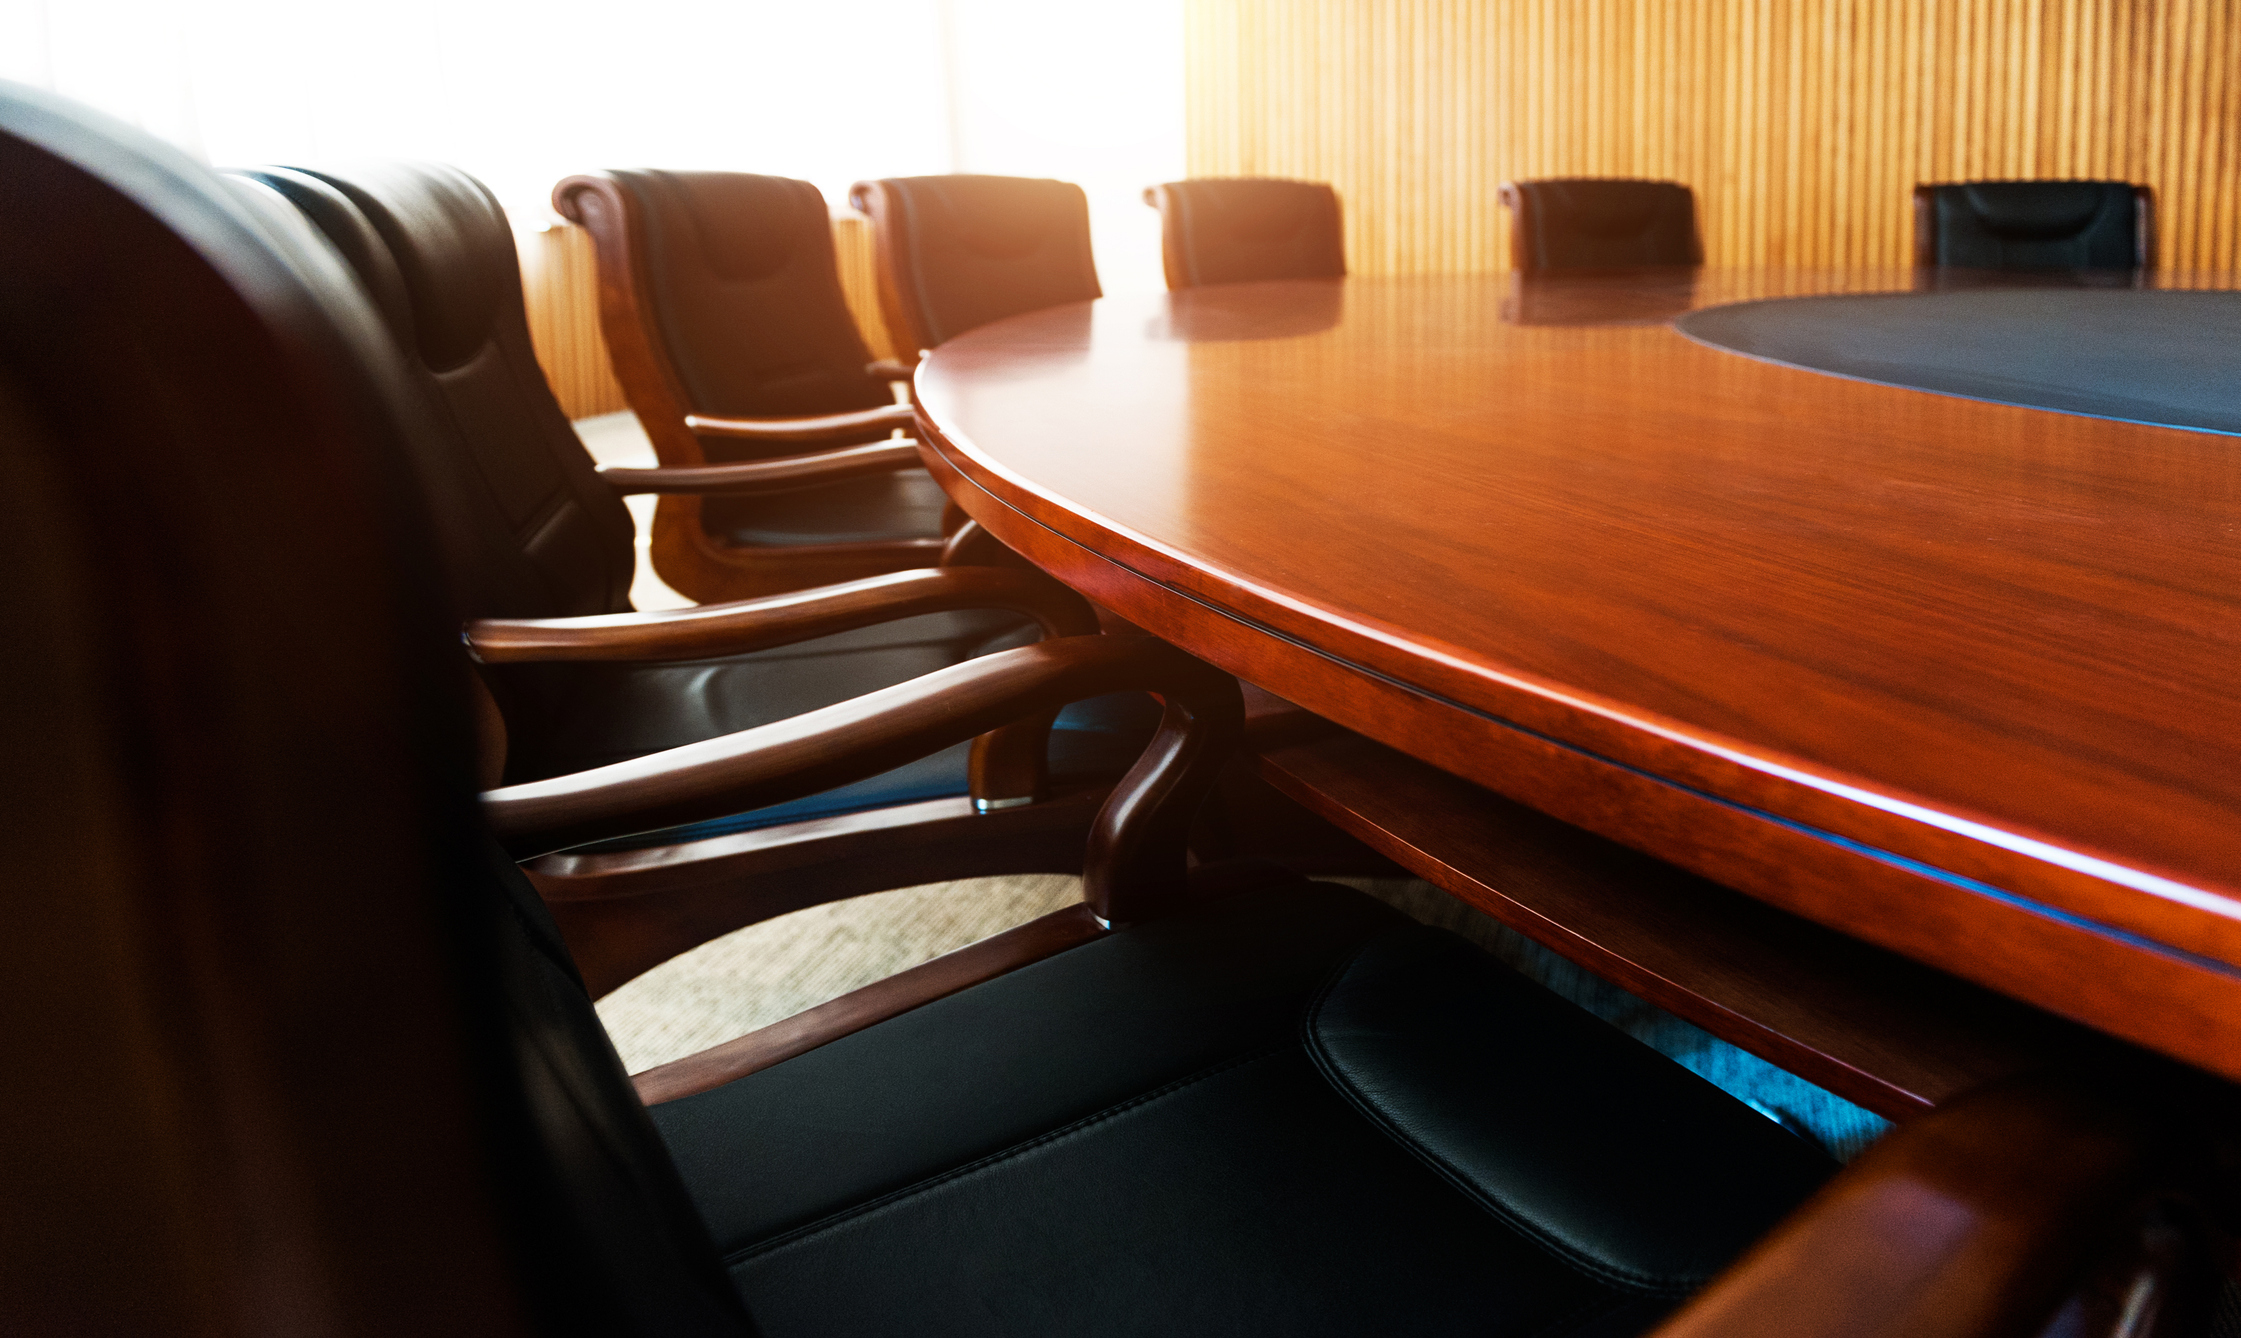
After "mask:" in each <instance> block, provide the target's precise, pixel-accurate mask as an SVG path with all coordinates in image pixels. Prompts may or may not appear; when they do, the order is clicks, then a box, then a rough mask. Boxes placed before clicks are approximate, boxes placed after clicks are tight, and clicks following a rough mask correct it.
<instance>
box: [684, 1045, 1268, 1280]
mask: <svg viewBox="0 0 2241 1338" xmlns="http://www.w3.org/2000/svg"><path fill="white" fill-rule="evenodd" d="M1291 1048H1292V1046H1291V1044H1290V1043H1289V1042H1278V1043H1276V1044H1273V1045H1267V1046H1263V1047H1261V1048H1260V1049H1258V1050H1253V1051H1249V1052H1247V1053H1245V1054H1242V1055H1239V1056H1237V1057H1235V1058H1233V1059H1226V1060H1223V1061H1222V1062H1221V1063H1219V1064H1215V1065H1213V1066H1212V1067H1210V1068H1203V1069H1200V1070H1199V1071H1198V1072H1196V1073H1193V1074H1191V1075H1189V1076H1188V1077H1183V1078H1178V1079H1176V1080H1175V1081H1174V1082H1171V1083H1168V1084H1167V1085H1166V1086H1164V1087H1155V1088H1153V1089H1152V1090H1151V1091H1148V1092H1142V1093H1139V1094H1137V1095H1136V1096H1132V1097H1130V1098H1129V1099H1128V1100H1126V1101H1122V1102H1120V1103H1118V1104H1116V1105H1111V1106H1107V1107H1106V1108H1105V1109H1103V1110H1100V1111H1098V1112H1096V1113H1095V1114H1092V1115H1086V1116H1084V1117H1083V1118H1081V1119H1078V1120H1076V1121H1074V1122H1073V1123H1072V1124H1067V1125H1061V1126H1060V1127H1058V1128H1056V1129H1052V1130H1050V1131H1049V1132H1047V1133H1040V1134H1037V1135H1035V1136H1034V1137H1033V1138H1029V1139H1026V1140H1025V1141H1023V1142H1019V1143H1014V1144H1012V1145H1011V1146H1010V1147H1008V1148H1005V1149H1003V1150H1002V1151H999V1152H992V1153H990V1154H989V1155H987V1156H985V1157H982V1158H981V1159H980V1160H978V1161H973V1162H967V1163H966V1164H965V1165H963V1166H956V1167H952V1168H950V1169H949V1170H947V1171H943V1172H941V1173H940V1174H939V1175H933V1176H929V1177H927V1178H926V1179H924V1180H920V1181H918V1182H917V1183H915V1184H910V1185H905V1186H903V1187H902V1188H901V1189H898V1190H894V1191H892V1192H890V1193H886V1194H882V1195H880V1196H879V1197H878V1198H876V1199H870V1200H867V1201H866V1202H863V1203H859V1204H856V1205H855V1206H853V1207H849V1208H843V1209H841V1210H840V1211H839V1212H836V1213H832V1214H830V1215H828V1216H825V1217H821V1218H819V1219H818V1220H816V1221H814V1222H809V1223H806V1224H804V1225H802V1226H798V1227H795V1228H793V1229H792V1230H790V1231H783V1232H780V1233H779V1234H778V1235H775V1236H771V1237H769V1238H767V1239H765V1240H759V1241H756V1242H755V1243H754V1244H752V1245H743V1246H741V1247H740V1248H738V1249H736V1250H733V1251H731V1252H729V1253H727V1254H726V1255H725V1256H724V1266H725V1267H726V1268H730V1267H733V1266H736V1265H738V1264H743V1263H745V1262H747V1261H748V1260H749V1259H752V1258H755V1257H756V1256H758V1255H763V1254H768V1253H770V1252H771V1251H773V1250H776V1249H779V1248H780V1247H782V1246H786V1245H791V1244H794V1243H795V1242H797V1241H801V1240H806V1239H808V1238H809V1237H811V1236H815V1235H821V1234H823V1233H824V1232H827V1231H830V1230H833V1229H835V1228H837V1227H841V1226H845V1225H846V1224H847V1223H849V1222H851V1221H853V1220H855V1219H856V1218H859V1217H863V1216H865V1215H866V1214H869V1213H873V1212H877V1211H878V1210H880V1209H882V1208H885V1207H888V1206H889V1205H891V1204H895V1203H900V1202H902V1201H903V1200H905V1199H909V1198H915V1197H917V1196H918V1195H920V1194H924V1193H927V1192H929V1191H931V1190H934V1189H938V1188H940V1187H941V1186H943V1185H946V1184H948V1183H949V1182H951V1181H953V1180H961V1179H963V1178H965V1177H966V1176H969V1175H973V1174H976V1173H978V1172H980V1171H984V1170H987V1169H989V1168H990V1167H993V1166H998V1165H1001V1164H1003V1163H1004V1162H1007V1161H1011V1160H1014V1159H1016V1158H1019V1157H1023V1156H1025V1155H1027V1154H1028V1153H1030V1152H1033V1151H1035V1150H1036V1149H1037V1148H1041V1147H1044V1146H1047V1145H1049V1144H1051V1143H1056V1142H1058V1141H1060V1140H1061V1139H1066V1138H1071V1137H1073V1136H1074V1135H1076V1134H1079V1133H1082V1132H1084V1131H1086V1130H1089V1129H1091V1128H1094V1127H1096V1126H1097V1125H1099V1124H1103V1123H1104V1122H1105V1121H1107V1120H1111V1119H1114V1118H1117V1117H1118V1116H1121V1115H1123V1114H1126V1113H1127V1112H1129V1111H1131V1110H1134V1109H1136V1108H1137V1107H1138V1106H1144V1105H1149V1104H1151V1103H1152V1102H1154V1101H1158V1100H1161V1099H1163V1098H1165V1097H1170V1096H1173V1095H1174V1094H1175V1093H1177V1092H1180V1091H1182V1090H1183V1089H1185V1088H1187V1087H1191V1086H1194V1085H1196V1084H1198V1083H1201V1082H1204V1081H1206V1080H1207V1079H1208V1078H1213V1077H1218V1076H1219V1075H1221V1074H1224V1073H1227V1072H1229V1071H1230V1070H1232V1069H1238V1068H1243V1067H1244V1066H1245V1065H1247V1064H1256V1063H1259V1062H1260V1061H1261V1060H1264V1059H1270V1058H1273V1057H1275V1056H1277V1055H1281V1054H1283V1053H1284V1052H1286V1051H1288V1050H1290V1049H1291Z"/></svg>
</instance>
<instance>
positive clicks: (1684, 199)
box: [1511, 177, 1703, 270]
mask: <svg viewBox="0 0 2241 1338" xmlns="http://www.w3.org/2000/svg"><path fill="white" fill-rule="evenodd" d="M1511 189H1512V190H1514V191H1515V192H1516V195H1515V204H1516V209H1517V214H1516V217H1515V218H1514V219H1513V220H1512V221H1511V226H1513V227H1515V228H1516V229H1517V230H1518V232H1517V237H1516V246H1515V248H1514V249H1515V253H1516V255H1517V258H1518V262H1519V264H1518V267H1519V268H1520V269H1526V270H1543V269H1609V268H1618V267H1623V266H1628V265H1694V264H1697V263H1698V262H1699V261H1701V260H1702V259H1703V248H1702V247H1701V246H1700V245H1699V243H1698V241H1697V235H1696V197H1695V195H1693V194H1692V193H1691V192H1690V191H1689V188H1688V187H1686V186H1683V185H1680V184H1678V183H1676V182H1671V181H1627V180H1620V179H1612V178H1600V177H1551V178H1548V179H1546V180H1541V181H1518V182H1513V183H1511Z"/></svg>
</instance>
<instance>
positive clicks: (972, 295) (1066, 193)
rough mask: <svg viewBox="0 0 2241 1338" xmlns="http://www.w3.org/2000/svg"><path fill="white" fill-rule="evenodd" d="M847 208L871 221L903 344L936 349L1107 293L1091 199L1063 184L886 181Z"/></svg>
mask: <svg viewBox="0 0 2241 1338" xmlns="http://www.w3.org/2000/svg"><path fill="white" fill-rule="evenodd" d="M848 199H849V203H851V204H853V205H854V206H855V207H856V208H857V209H858V210H859V211H861V212H862V213H865V214H867V215H869V216H870V217H871V221H872V238H873V245H874V247H875V248H876V251H877V255H878V264H879V294H880V305H881V309H882V314H884V315H885V317H886V318H887V328H888V329H889V330H891V331H893V333H894V336H895V342H896V344H897V345H898V346H899V347H903V348H908V349H912V350H915V351H923V350H926V349H931V348H935V347H938V346H939V345H941V344H942V343H943V342H945V341H947V340H950V339H954V338H956V337H957V336H958V335H961V334H963V333H964V332H965V331H967V330H970V329H973V328H974V327H976V326H981V325H986V324H988V323H989V322H990V321H995V320H1002V319H1003V318H1004V317H1006V316H1016V315H1018V314H1020V313H1021V312H1025V311H1040V310H1042V309H1043V308H1045V307H1055V306H1061V305H1064V304H1067V303H1071V302H1087V301H1089V300H1090V299H1092V298H1096V297H1101V296H1103V295H1104V290H1103V289H1101V288H1100V287H1099V286H1098V283H1097V262H1096V260H1095V259H1094V258H1093V257H1092V255H1091V254H1090V245H1089V201H1088V199H1087V197H1085V196H1084V195H1083V194H1082V188H1081V187H1079V186H1076V185H1074V184H1072V183H1071V182H1065V181H1049V180H1043V179H1039V178H1030V177H990V176H938V177H888V178H885V179H883V180H879V181H859V182H857V183H856V185H855V188H854V189H852V190H851V191H849V193H848Z"/></svg>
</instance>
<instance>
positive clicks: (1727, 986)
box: [1258, 731, 2114, 1119]
mask: <svg viewBox="0 0 2241 1338" xmlns="http://www.w3.org/2000/svg"><path fill="white" fill-rule="evenodd" d="M1258 763H1259V770H1260V774H1261V775H1262V776H1263V777H1265V778H1266V779H1267V780H1268V781H1269V782H1270V783H1271V784H1273V785H1274V786H1275V787H1276V788H1277V789H1278V790H1279V791H1281V792H1283V793H1284V794H1286V795H1289V796H1290V797H1291V798H1293V799H1295V800H1297V801H1298V802H1299V803H1301V804H1302V805H1304V806H1305V807H1306V808H1307V809H1309V810H1310V811H1311V812H1313V813H1315V814H1317V815H1319V816H1321V817H1323V818H1325V819H1327V820H1328V821H1330V822H1332V823H1334V824H1336V825H1337V826H1338V827H1340V828H1341V829H1343V830H1345V831H1347V832H1350V833H1352V834H1353V835H1354V836H1356V837H1359V838H1360V839H1361V840H1363V841H1364V842H1366V843H1367V844H1368V845H1370V846H1371V847H1372V848H1373V849H1375V850H1377V851H1379V852H1380V853H1382V854H1384V855H1386V856H1387V857H1389V858H1391V859H1392V860H1393V861H1394V862H1396V863H1398V864H1400V865H1401V866H1402V867H1403V868H1405V869H1407V870H1408V871H1409V872H1411V873H1413V874H1415V875H1417V876H1418V877H1420V878H1424V879H1427V880H1429V881H1430V882H1433V883H1435V884H1437V885H1439V886H1440V887H1442V888H1444V889H1446V890H1447V891H1449V892H1451V893H1453V894H1454V895H1456V896H1457V897H1460V898H1461V899H1462V900H1464V901H1466V902H1468V903H1470V904H1471V905H1473V906H1476V907H1478V908H1479V909H1480V910H1482V911H1485V912H1486V913H1487V914H1489V915H1491V916H1493V917H1494V918H1495V919H1497V920H1500V921H1501V922H1502V923H1504V924H1506V925H1508V926H1510V927H1511V928H1512V929H1515V930H1517V931H1519V932H1520V933H1523V934H1525V935H1526V936H1527V937H1529V938H1532V939H1534V940H1536V941H1538V942H1540V943H1542V944H1544V945H1546V946H1548V947H1550V948H1553V949H1555V950H1556V951H1557V952H1559V953H1561V954H1562V955H1564V956H1565V957H1567V958H1569V959H1571V960H1572V961H1575V962H1578V963H1579V964H1580V965H1582V966H1584V967H1586V968H1587V969H1588V970H1590V971H1592V972H1594V973H1595V974H1596V975H1598V976H1600V977H1602V978H1603V979H1605V980H1609V981H1611V982H1613V983H1615V984H1617V985H1620V986H1622V987H1623V988H1625V989H1627V990H1630V991H1632V992H1633V993H1635V994H1638V995H1640V996H1641V997H1643V998H1645V999H1648V1000H1650V1001H1651V1002H1652V1003H1655V1004H1657V1005H1659V1006H1660V1007H1663V1008H1665V1009H1666V1010H1668V1011H1670V1012H1672V1013H1675V1014H1677V1015H1679V1016H1681V1017H1684V1018H1687V1019H1688V1020H1689V1021H1691V1022H1694V1023H1695V1024H1697V1025H1698V1026H1700V1027H1703V1028H1704V1029H1705V1030H1706V1031H1709V1032H1711V1033H1712V1034H1714V1035H1716V1036H1719V1037H1721V1038H1722V1039H1724V1040H1728V1041H1732V1042H1734V1043H1735V1044H1737V1045H1740V1046H1742V1047H1743V1048H1744V1049H1746V1050H1750V1051H1751V1052H1753V1053H1755V1054H1758V1055H1760V1056H1762V1057H1764V1058H1766V1059H1768V1060H1771V1061H1772V1062H1774V1063H1776V1064H1778V1065H1780V1066H1781V1067H1783V1068H1785V1069H1788V1070H1789V1071H1790V1072H1792V1073H1795V1074H1797V1075H1798V1076H1800V1077H1802V1078H1805V1079H1807V1080H1809V1081H1811V1082H1815V1083H1818V1084H1819V1085H1821V1086H1822V1087H1825V1088H1827V1089H1828V1090H1830V1091H1832V1092H1835V1093H1836V1094H1837V1095H1838V1096H1841V1097H1844V1098H1845V1099H1846V1100H1849V1101H1853V1102H1856V1103H1858V1104H1859V1105H1862V1106H1865V1107H1867V1108H1868V1109H1869V1110H1872V1111H1874V1112H1875V1113H1877V1114H1878V1115H1883V1116H1885V1117H1888V1118H1891V1119H1907V1118H1909V1117H1911V1116H1915V1115H1918V1114H1920V1113H1922V1112H1923V1111H1926V1110H1929V1109H1930V1108H1932V1107H1934V1106H1936V1105H1938V1104H1939V1103H1941V1102H1943V1101H1945V1100H1946V1099H1947V1098H1949V1097H1952V1096H1954V1095H1957V1094H1959V1093H1961V1092H1963V1091H1966V1090H1968V1089H1970V1088H1972V1087H1976V1086H1978V1085H1980V1084H1983V1083H1986V1082H1990V1081H1993V1080H1995V1079H1999V1078H2005V1077H2011V1076H2014V1075H2016V1074H2020V1073H2024V1072H2028V1071H2030V1070H2033V1069H2038V1068H2044V1067H2048V1066H2051V1065H2054V1064H2059V1063H2074V1062H2077V1061H2079V1060H2081V1059H2084V1058H2086V1057H2088V1056H2090V1055H2092V1054H2093V1053H2094V1052H2096V1051H2097V1050H2104V1049H2113V1048H2114V1047H2110V1046H2108V1044H2107V1042H2106V1041H2104V1040H2102V1038H2100V1037H2098V1036H2096V1035H2095V1034H2094V1033H2092V1032H2089V1031H2086V1030H2084V1029H2083V1028H2079V1027H2073V1026H2070V1025H2068V1024H2066V1023H2062V1022H2059V1021H2057V1020H2055V1019H2053V1018H2050V1017H2047V1016H2046V1015H2045V1014H2043V1013H2039V1012H2036V1011H2034V1010H2032V1009H2029V1008H2026V1007H2024V1006H2023V1005H2021V1004H2018V1003H2016V1002H2015V1001H2013V1000H2011V999H2007V998H2004V997H2002V996H2000V995H1997V994H1993V993H1991V992H1990V991H1988V990H1983V989H1979V988H1977V987H1976V986H1973V985H1969V984H1967V983H1965V982H1963V981H1960V980H1957V979H1955V978H1954V977H1952V976H1949V975H1945V974H1943V973H1940V972H1937V971H1932V970H1930V969H1928V968H1927V967H1923V966H1920V965H1918V964H1916V963H1914V962H1910V961H1908V960H1907V959H1905V958H1903V957H1899V956H1896V955H1894V954H1892V953H1888V952H1884V951H1881V950H1880V949H1876V948H1872V947H1869V946H1868V945H1866V944H1864V943H1861V942H1859V941H1858V940H1856V939H1850V938H1846V937H1845V936H1843V935H1842V934H1837V933H1834V932H1832V931H1830V930H1827V929H1823V928H1821V927H1820V926H1818V925H1815V924H1813V923H1812V922H1810V921H1807V920H1801V919H1799V918H1797V917H1796V916H1792V915H1785V914H1784V913H1782V912H1781V911H1778V910H1775V909H1774V908H1772V907H1770V906H1767V905H1766V904H1764V903H1762V902H1758V901H1754V900H1752V899H1751V898H1749V897H1746V896H1743V895H1741V894H1739V893H1736V892H1732V891H1729V890H1728V889H1726V888H1724V887H1721V886H1719V885H1718V884H1716V883H1712V882H1708V881H1706V880H1705V879H1702V878H1699V877H1697V876H1696V875H1694V874H1691V873H1688V872H1686V871H1684V870H1681V869H1678V868H1675V867H1674V866H1672V865H1670V864H1666V863H1663V862H1661V861H1658V860H1655V859H1651V858H1650V857H1648V856H1646V855H1643V854H1640V853H1638V852H1636V851H1633V850H1629V849H1627V848H1626V847H1625V846H1622V845H1619V844H1618V843H1617V842H1615V841H1608V840H1605V839H1603V838H1601V837H1598V836H1596V835H1594V834H1593V833H1591V832H1586V831H1582V830H1581V829H1580V828H1577V827H1572V826H1567V825H1566V824H1564V823H1561V822H1558V821H1556V820H1555V819H1553V818H1550V817H1548V816H1547V815H1546V814H1542V813H1538V812H1535V811H1534V810H1532V809H1530V808H1527V807H1525V806H1524V805H1522V804H1519V803H1517V802H1515V801H1513V800H1508V799H1504V798H1502V797H1501V796H1499V795H1495V794H1491V793H1489V792H1487V791H1486V790H1484V789H1482V788H1480V787H1479V786H1476V785H1473V784H1471V783H1470V782H1468V781H1464V780H1459V779H1457V778H1456V777H1454V776H1451V775H1448V774H1447V773H1446V772H1444V771H1441V770H1439V769H1437V768H1436V767H1432V766H1429V765H1427V764H1425V763H1423V762H1419V761H1417V760H1416V759H1415V758H1412V757H1409V756H1407V755H1405V754H1402V753H1397V752H1395V751H1393V750H1392V749H1390V748H1387V747H1385V746H1384V745H1383V744H1379V743H1373V742H1371V741H1370V740H1368V739H1365V738H1363V737H1362V736H1360V735H1358V734H1350V733H1345V732H1342V731H1331V732H1328V733H1326V734H1324V735H1323V736H1321V737H1315V738H1310V739H1307V740H1304V741H1301V742H1295V743H1289V744H1280V745H1278V746H1273V747H1271V746H1263V747H1262V748H1261V749H1260V750H1259V751H1258Z"/></svg>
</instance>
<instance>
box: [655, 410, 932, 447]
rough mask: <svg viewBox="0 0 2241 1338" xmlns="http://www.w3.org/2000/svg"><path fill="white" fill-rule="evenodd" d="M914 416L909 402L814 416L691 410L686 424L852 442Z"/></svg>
mask: <svg viewBox="0 0 2241 1338" xmlns="http://www.w3.org/2000/svg"><path fill="white" fill-rule="evenodd" d="M915 418H916V415H915V413H914V412H913V410H912V409H911V407H910V406H909V405H907V404H893V405H888V406H886V407H884V408H879V409H864V410H861V411H859V412H856V413H835V414H820V415H818V416H816V417H814V418H719V417H716V416H713V415H710V414H697V413H689V414H686V415H685V426H686V427H689V428H691V429H692V430H693V432H694V433H695V434H697V435H699V436H704V437H728V438H731V439H733V440H735V441H850V440H860V439H861V438H862V437H863V435H864V434H865V433H866V432H881V431H886V430H889V429H892V428H903V429H908V428H909V427H910V426H911V424H912V422H913V421H915Z"/></svg>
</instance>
